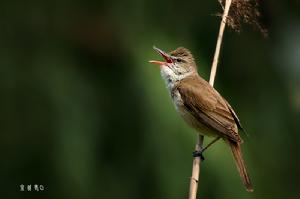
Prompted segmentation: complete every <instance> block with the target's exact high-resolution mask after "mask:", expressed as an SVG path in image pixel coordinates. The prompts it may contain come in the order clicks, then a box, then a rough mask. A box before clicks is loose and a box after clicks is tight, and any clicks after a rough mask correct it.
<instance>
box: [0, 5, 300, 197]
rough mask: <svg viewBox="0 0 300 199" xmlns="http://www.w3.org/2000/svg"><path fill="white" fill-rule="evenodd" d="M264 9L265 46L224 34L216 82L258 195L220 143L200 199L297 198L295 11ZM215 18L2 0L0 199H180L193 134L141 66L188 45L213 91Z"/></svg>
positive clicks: (153, 70)
mask: <svg viewBox="0 0 300 199" xmlns="http://www.w3.org/2000/svg"><path fill="white" fill-rule="evenodd" d="M261 11H262V15H263V16H262V18H261V21H262V23H263V24H265V26H266V27H267V28H268V29H269V38H268V39H264V38H263V37H262V36H261V34H260V33H259V32H257V31H254V30H253V29H252V28H251V27H248V26H245V27H243V31H242V32H241V33H240V34H237V33H235V32H234V31H232V30H229V29H227V31H226V33H225V38H224V46H223V48H222V54H221V59H220V64H219V68H218V72H217V77H216V82H215V87H216V88H217V89H218V90H219V91H220V93H221V94H222V95H223V96H224V97H225V98H226V99H227V100H228V101H229V102H230V103H231V104H232V106H233V107H234V108H235V110H236V112H237V113H238V115H239V117H240V119H241V121H242V123H243V125H244V127H245V129H246V130H247V132H248V133H249V134H250V136H249V137H248V138H247V137H245V136H244V140H245V144H244V145H243V151H244V156H245V159H246V162H247V165H248V168H249V170H250V173H251V176H252V178H253V183H254V186H255V191H254V192H253V193H247V192H246V191H245V190H244V187H243V185H242V183H241V182H240V179H239V176H238V173H237V171H236V168H235V165H234V161H233V159H232V157H231V153H230V151H229V149H228V148H227V147H226V145H225V144H224V143H223V142H218V143H217V144H215V145H214V147H212V148H210V149H209V150H208V151H207V152H206V153H205V156H206V160H205V162H204V163H203V165H202V168H201V177H200V187H199V198H210V199H214V198H224V199H225V198H230V199H232V198H245V199H247V198H256V199H257V198H259V199H265V198H272V199H277V198H278V199H279V198H293V199H294V198H300V190H299V186H300V184H299V177H300V168H299V164H300V155H299V151H300V150H299V140H300V131H299V122H300V120H299V119H300V64H299V63H300V2H299V1H296V0H294V1H283V0H281V1H271V0H265V1H262V2H261ZM217 12H221V8H220V6H219V4H218V2H217V0H214V1H210V0H206V1H196V0H193V1H170V0H165V1H161V0H160V1H159V0H144V1H141V0H128V1H111V0H110V1H109V0H106V1H101V0H97V1H96V0H93V1H92V0H89V1H87V0H86V1H84V0H75V1H74V0H73V1H70V0H61V1H57V0H52V1H33V0H31V1H26V2H25V1H14V0H13V1H11V0H2V1H1V3H0V44H1V45H0V66H1V68H0V70H1V72H0V93H1V98H0V110H1V115H0V117H1V125H0V131H1V132H0V157H1V163H0V165H1V166H0V194H1V195H0V197H1V198H78V199H79V198H128V199H135V198H149V199H150V198H151V199H152V198H170V199H181V198H187V195H188V188H189V177H190V175H191V169H192V155H191V153H192V151H193V150H194V145H195V138H196V134H195V132H194V130H192V129H190V128H189V127H187V125H186V124H185V123H184V122H183V121H182V119H181V118H180V117H179V116H178V114H177V113H176V111H175V109H174V107H173V105H172V103H171V100H170V98H169V96H168V93H167V90H166V88H165V85H164V82H163V81H162V80H161V77H160V72H159V68H158V67H155V66H152V65H150V64H149V63H147V61H148V60H150V59H159V56H158V55H157V54H156V53H155V52H154V51H153V49H152V45H157V46H158V47H160V48H162V49H164V50H166V51H170V50H173V49H175V48H176V47H178V46H184V47H187V48H189V49H190V50H191V51H192V52H193V54H194V56H195V57H196V60H197V63H198V66H199V72H200V74H201V75H202V76H203V77H204V78H205V79H208V77H209V72H210V65H211V60H212V57H213V52H214V48H215V42H216V37H217V32H218V29H219V23H220V18H218V17H215V16H213V14H215V13H217ZM209 140H210V139H205V142H206V143H207V142H208V141H209ZM21 184H24V185H29V184H32V186H33V185H34V184H40V185H43V186H44V187H45V190H44V191H40V192H36V191H31V192H28V191H25V192H21V191H20V185H21Z"/></svg>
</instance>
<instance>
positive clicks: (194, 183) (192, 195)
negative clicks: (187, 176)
mask: <svg viewBox="0 0 300 199" xmlns="http://www.w3.org/2000/svg"><path fill="white" fill-rule="evenodd" d="M231 2H232V0H226V2H225V8H224V12H223V16H222V21H221V24H220V30H219V35H218V39H217V44H216V50H215V55H214V59H213V63H212V67H211V71H210V78H209V84H210V85H211V86H214V81H215V77H216V72H217V66H218V61H219V55H220V50H221V45H222V40H223V34H224V30H225V26H226V22H227V17H228V13H229V8H230V5H231ZM203 141H204V137H203V136H202V135H200V134H199V135H198V137H197V143H196V147H195V150H196V151H200V150H201V149H202V145H203ZM200 169H201V159H200V157H195V158H194V160H193V169H192V177H191V180H190V191H189V199H196V198H197V190H198V183H199V175H200Z"/></svg>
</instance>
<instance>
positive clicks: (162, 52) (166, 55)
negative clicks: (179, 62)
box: [149, 46, 173, 65]
mask: <svg viewBox="0 0 300 199" xmlns="http://www.w3.org/2000/svg"><path fill="white" fill-rule="evenodd" d="M153 49H154V50H156V51H157V52H158V53H159V54H160V55H161V56H162V57H163V58H164V59H165V61H156V60H151V61H149V63H152V64H158V65H165V64H167V63H172V62H173V60H172V58H171V56H170V55H169V54H168V53H166V52H164V51H162V50H160V49H159V48H156V47H155V46H153Z"/></svg>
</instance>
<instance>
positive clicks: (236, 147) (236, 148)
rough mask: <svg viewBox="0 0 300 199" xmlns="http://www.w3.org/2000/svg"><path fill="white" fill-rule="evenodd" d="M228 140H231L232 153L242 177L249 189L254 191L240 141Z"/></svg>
mask: <svg viewBox="0 0 300 199" xmlns="http://www.w3.org/2000/svg"><path fill="white" fill-rule="evenodd" d="M228 142H229V145H230V148H231V151H232V154H233V156H234V159H235V163H236V166H237V168H238V171H239V174H240V176H241V179H242V181H243V183H244V185H245V187H246V189H247V191H249V192H252V191H253V186H252V183H251V180H250V177H249V174H248V172H247V168H246V165H245V163H244V160H243V157H242V152H241V147H240V143H236V142H233V141H228Z"/></svg>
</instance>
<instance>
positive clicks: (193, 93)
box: [149, 47, 253, 191]
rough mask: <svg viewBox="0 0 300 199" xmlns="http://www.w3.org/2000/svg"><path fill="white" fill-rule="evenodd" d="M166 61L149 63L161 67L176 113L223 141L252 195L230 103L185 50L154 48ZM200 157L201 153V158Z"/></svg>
mask: <svg viewBox="0 0 300 199" xmlns="http://www.w3.org/2000/svg"><path fill="white" fill-rule="evenodd" d="M153 48H154V49H155V50H156V51H157V52H158V53H159V54H160V55H161V56H162V57H163V58H164V61H149V62H150V63H153V64H158V65H159V66H160V71H161V76H162V78H163V79H164V80H165V82H166V85H167V88H168V90H169V92H170V95H171V98H172V101H173V103H174V105H175V108H176V110H177V111H178V112H179V114H180V115H181V116H182V117H183V119H184V120H185V121H186V122H187V123H188V124H189V125H190V126H191V127H193V128H194V129H196V130H197V132H199V133H200V134H202V135H206V136H214V137H216V138H219V137H220V138H223V139H224V140H225V142H226V143H227V144H228V145H229V146H230V148H231V151H232V154H233V156H234V159H235V162H236V165H237V168H238V171H239V174H240V176H241V179H242V181H243V183H244V185H245V187H246V189H247V191H253V187H252V184H251V181H250V177H249V174H248V172H247V169H246V166H245V163H244V160H243V157H242V152H241V147H240V145H241V144H242V142H243V141H242V139H241V137H240V136H239V134H238V128H239V129H242V125H241V123H240V121H239V119H238V117H237V115H236V113H235V112H234V110H233V109H232V107H231V106H230V105H229V103H228V102H227V101H226V100H225V99H224V98H223V97H222V96H221V95H220V94H219V93H218V91H216V90H215V89H214V88H213V87H212V86H211V85H210V84H209V83H208V82H207V81H205V80H204V79H203V78H202V77H200V75H199V74H198V72H197V66H196V63H195V60H194V58H193V55H192V54H191V52H190V51H189V50H188V49H186V48H183V47H179V48H177V49H176V50H174V51H172V52H170V53H166V52H164V51H162V50H160V49H158V48H156V47H153ZM198 155H199V156H201V155H202V154H201V152H200V153H199V154H198Z"/></svg>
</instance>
